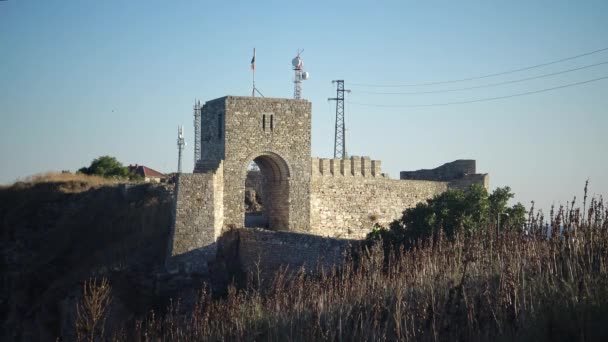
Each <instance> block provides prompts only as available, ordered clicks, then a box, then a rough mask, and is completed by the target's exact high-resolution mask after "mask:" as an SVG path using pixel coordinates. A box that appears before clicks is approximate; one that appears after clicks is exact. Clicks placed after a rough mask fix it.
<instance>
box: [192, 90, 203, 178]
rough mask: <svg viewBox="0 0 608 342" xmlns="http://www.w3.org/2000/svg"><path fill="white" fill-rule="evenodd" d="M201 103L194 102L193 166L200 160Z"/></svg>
mask: <svg viewBox="0 0 608 342" xmlns="http://www.w3.org/2000/svg"><path fill="white" fill-rule="evenodd" d="M202 110H203V108H202V107H201V101H197V100H194V165H195V167H196V164H197V163H198V161H199V160H200V159H201V115H202Z"/></svg>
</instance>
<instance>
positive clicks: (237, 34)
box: [0, 0, 608, 209]
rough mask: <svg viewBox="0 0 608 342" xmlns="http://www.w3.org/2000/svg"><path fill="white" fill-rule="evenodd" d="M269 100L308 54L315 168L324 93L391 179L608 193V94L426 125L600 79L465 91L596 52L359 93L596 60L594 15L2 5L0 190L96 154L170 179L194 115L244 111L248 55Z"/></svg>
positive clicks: (446, 8)
mask: <svg viewBox="0 0 608 342" xmlns="http://www.w3.org/2000/svg"><path fill="white" fill-rule="evenodd" d="M253 47H256V49H257V72H256V83H257V86H258V88H259V89H260V90H261V92H262V93H263V94H264V95H265V96H271V97H291V96H292V94H293V84H292V77H293V74H292V70H291V68H290V61H291V59H292V58H293V57H294V55H295V52H296V50H297V49H298V48H304V49H305V52H304V54H303V59H304V62H305V69H306V70H307V71H309V72H310V74H311V79H310V80H308V81H305V83H304V84H303V95H304V97H305V98H307V99H309V100H310V101H311V102H312V104H313V132H312V139H313V147H312V150H313V155H316V156H320V157H331V155H332V153H333V120H334V115H335V113H334V107H332V106H333V105H334V104H331V105H330V104H329V103H328V102H327V98H328V97H333V96H335V88H334V86H333V85H332V84H331V80H332V79H344V80H346V87H347V88H350V89H352V93H351V94H350V95H349V96H348V98H349V101H351V103H350V104H347V118H346V120H347V129H348V136H347V141H348V145H347V149H348V152H349V153H350V154H353V155H369V156H371V157H372V158H373V159H380V160H382V161H383V168H384V170H385V171H387V172H388V173H389V174H391V176H392V177H394V178H397V177H398V172H399V171H400V170H415V169H419V168H432V167H435V166H438V165H441V164H442V163H444V162H447V161H451V160H455V159H460V158H471V159H476V160H477V166H478V170H479V171H480V172H487V173H489V174H490V177H491V185H492V187H496V186H504V185H510V186H511V187H512V189H513V190H514V191H515V192H516V194H517V200H519V201H521V202H523V203H524V204H525V205H526V206H527V205H528V204H529V201H530V200H536V201H537V203H539V204H540V206H541V207H543V208H545V209H547V208H548V206H550V205H551V204H552V203H555V204H560V203H565V202H566V201H567V200H569V199H571V198H572V196H573V195H578V196H579V198H580V197H582V196H581V194H582V189H583V185H584V182H585V179H587V178H589V179H590V182H591V192H592V193H601V194H604V195H606V194H608V172H607V171H608V160H607V158H606V154H607V148H606V147H607V138H606V133H607V129H608V80H602V81H598V82H593V83H589V84H585V85H580V86H577V87H570V88H565V89H560V90H556V91H551V92H545V93H540V94H535V95H531V96H525V97H515V98H511V99H504V100H496V101H489V102H481V103H472V104H464V105H450V106H441V107H423V108H382V107H365V106H360V105H356V104H355V103H371V104H384V105H411V104H428V103H441V102H451V101H466V100H471V99H477V98H485V97H495V96H502V95H509V94H514V93H520V92H525V91H532V90H538V89H543V88H550V87H554V86H559V85H562V84H568V83H574V82H579V81H584V80H588V79H592V78H598V77H602V76H608V65H601V66H598V67H594V68H588V69H585V70H580V71H577V72H572V73H566V74H562V75H558V76H553V77H545V78H541V79H537V80H533V81H529V82H520V83H513V84H510V85H505V86H499V87H492V88H482V89H474V90H467V91H459V92H451V93H435V94H426V95H377V94H367V93H363V91H385V92H386V91H402V92H403V91H424V90H438V89H449V88H454V87H470V86H477V85H483V84H487V83H493V82H500V81H508V80H514V79H518V78H525V77H531V76H536V75H542V74H546V73H551V72H557V71H560V70H565V69H569V68H576V67H579V66H584V65H589V64H592V63H599V62H604V61H608V51H604V52H602V53H597V54H594V55H590V56H586V57H584V58H580V59H575V60H570V61H567V62H564V63H559V64H555V65H550V66H547V67H543V68H537V69H532V70H528V71H525V72H521V73H514V74H509V75H504V76H501V77H495V78H488V79H482V80H476V81H471V82H463V83H456V84H447V85H437V86H427V87H418V88H366V87H361V86H355V85H354V84H355V83H362V84H404V83H417V82H432V81H441V80H449V79H459V78H466V77H470V76H477V75H483V74H487V73H494V72H499V71H504V70H510V69H517V68H521V67H526V66H529V65H534V64H539V63H544V62H550V61H553V60H558V59H561V58H565V57H569V56H574V55H578V54H581V53H584V52H588V51H593V50H598V49H601V48H605V47H608V1H605V0H597V1H556V0H552V1H481V0H480V1H471V2H469V1H445V2H439V1H391V2H381V3H380V2H378V3H376V2H372V1H361V2H358V1H299V2H297V1H291V2H288V1H275V2H262V1H243V2H230V1H208V2H206V1H151V0H148V1H109V0H104V1H68V0H62V1H58V0H57V1H50V0H49V1H27V0H8V1H4V2H0V115H1V119H2V121H1V124H0V160H2V164H1V165H2V166H1V168H0V183H10V182H12V181H14V180H16V179H18V178H20V177H24V176H27V175H31V174H34V173H38V172H43V171H49V170H62V169H70V170H76V169H77V168H79V167H81V166H84V165H88V164H89V163H90V162H91V160H92V159H94V158H96V157H98V156H100V155H104V154H108V155H113V156H116V157H117V158H118V159H119V160H120V161H122V162H123V163H125V164H129V163H140V164H145V165H148V166H150V167H152V168H155V169H158V170H160V171H165V172H170V171H174V170H175V169H176V167H177V148H176V130H177V125H178V124H183V125H184V126H185V128H186V137H187V141H188V147H187V153H186V155H187V158H186V160H185V162H184V164H185V169H186V170H191V169H192V166H193V161H192V159H193V158H192V147H193V140H192V138H193V128H192V104H193V101H194V99H195V98H198V99H201V100H202V101H206V100H210V99H213V98H217V97H220V96H224V95H248V94H249V93H250V87H251V85H250V82H251V73H250V69H249V61H250V59H251V54H252V49H253Z"/></svg>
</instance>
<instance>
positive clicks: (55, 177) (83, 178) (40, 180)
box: [0, 172, 132, 193]
mask: <svg viewBox="0 0 608 342" xmlns="http://www.w3.org/2000/svg"><path fill="white" fill-rule="evenodd" d="M126 182H132V181H129V180H126V179H117V178H104V177H100V176H89V175H85V174H82V173H62V172H44V173H39V174H35V175H32V176H28V177H25V178H22V179H19V180H17V181H16V182H15V183H13V184H11V185H8V186H3V187H0V190H6V189H10V188H16V189H23V188H29V187H33V186H37V185H40V184H54V185H55V186H54V188H55V189H56V190H59V191H61V192H64V193H73V192H82V191H86V190H89V189H91V188H99V187H102V186H107V185H116V184H120V183H126Z"/></svg>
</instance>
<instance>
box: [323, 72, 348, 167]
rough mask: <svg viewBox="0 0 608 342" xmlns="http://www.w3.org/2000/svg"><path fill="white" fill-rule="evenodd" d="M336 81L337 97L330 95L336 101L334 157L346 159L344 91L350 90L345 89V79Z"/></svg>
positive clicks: (330, 99)
mask: <svg viewBox="0 0 608 342" xmlns="http://www.w3.org/2000/svg"><path fill="white" fill-rule="evenodd" d="M331 83H336V84H337V87H336V97H330V98H329V99H327V100H328V101H336V128H335V137H334V159H346V158H347V157H348V156H347V154H346V124H345V122H344V93H350V90H347V89H344V80H334V81H331Z"/></svg>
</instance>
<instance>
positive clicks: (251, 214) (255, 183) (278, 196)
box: [244, 152, 290, 230]
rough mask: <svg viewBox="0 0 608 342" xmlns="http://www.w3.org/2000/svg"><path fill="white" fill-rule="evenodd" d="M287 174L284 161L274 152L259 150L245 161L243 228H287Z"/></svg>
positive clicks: (287, 170) (288, 175) (288, 172)
mask: <svg viewBox="0 0 608 342" xmlns="http://www.w3.org/2000/svg"><path fill="white" fill-rule="evenodd" d="M289 177H290V171H289V167H288V165H287V163H286V162H285V160H284V159H283V158H281V157H280V156H279V155H278V154H276V153H272V152H265V153H261V154H259V155H258V156H257V157H255V158H253V159H251V160H250V161H248V163H247V165H246V176H245V199H244V201H245V222H244V226H245V227H258V228H267V229H272V230H288V229H289Z"/></svg>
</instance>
